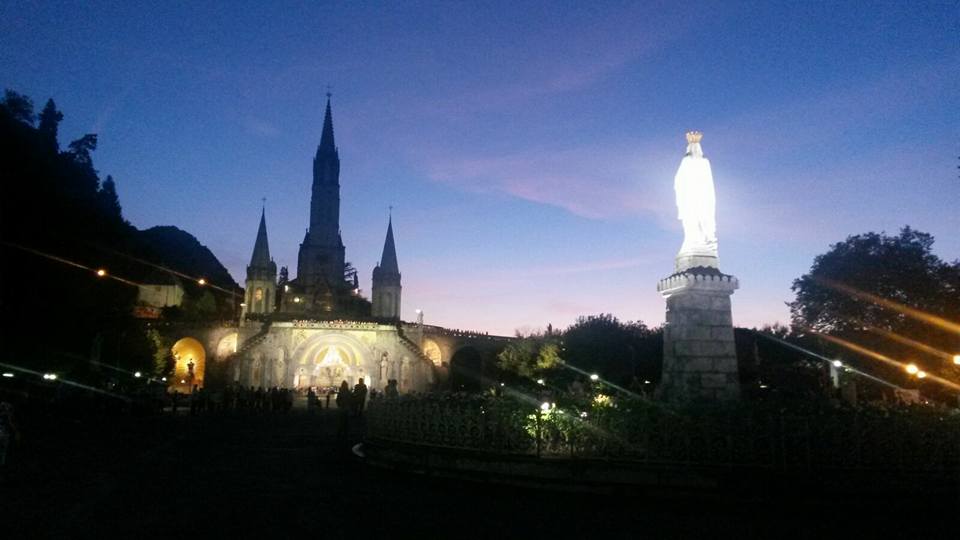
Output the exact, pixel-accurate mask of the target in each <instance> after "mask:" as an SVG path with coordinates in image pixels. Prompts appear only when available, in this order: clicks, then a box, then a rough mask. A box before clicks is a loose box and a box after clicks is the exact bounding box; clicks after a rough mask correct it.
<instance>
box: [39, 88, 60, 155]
mask: <svg viewBox="0 0 960 540" xmlns="http://www.w3.org/2000/svg"><path fill="white" fill-rule="evenodd" d="M39 118H40V122H39V124H38V125H37V131H39V132H40V137H41V138H43V140H44V141H45V142H46V143H47V144H48V145H49V146H50V148H52V149H53V151H54V152H59V151H60V143H59V142H58V141H57V132H58V130H59V128H60V121H61V120H63V113H61V112H60V111H58V110H57V105H56V103H54V102H53V99H48V100H47V104H46V105H44V107H43V111H42V112H41V113H40V117H39Z"/></svg>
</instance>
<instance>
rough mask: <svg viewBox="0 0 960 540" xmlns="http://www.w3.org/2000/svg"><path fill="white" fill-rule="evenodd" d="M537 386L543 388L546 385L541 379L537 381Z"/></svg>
mask: <svg viewBox="0 0 960 540" xmlns="http://www.w3.org/2000/svg"><path fill="white" fill-rule="evenodd" d="M537 384H539V385H540V386H543V385H544V384H546V383H545V382H544V380H543V379H537Z"/></svg>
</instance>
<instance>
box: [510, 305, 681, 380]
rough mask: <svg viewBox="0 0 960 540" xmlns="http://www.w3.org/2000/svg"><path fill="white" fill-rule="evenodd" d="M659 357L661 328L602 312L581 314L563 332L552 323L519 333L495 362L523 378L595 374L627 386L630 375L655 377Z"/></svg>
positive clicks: (661, 353) (661, 341)
mask: <svg viewBox="0 0 960 540" xmlns="http://www.w3.org/2000/svg"><path fill="white" fill-rule="evenodd" d="M662 357H663V338H662V334H661V332H660V329H650V328H648V327H647V326H646V325H645V324H643V323H642V322H639V321H637V322H621V321H620V320H619V319H617V318H616V317H614V316H613V315H610V314H608V313H602V314H600V315H591V316H583V317H579V318H578V319H577V321H576V322H575V323H574V324H572V325H570V326H569V327H568V328H567V329H566V330H564V331H563V332H556V331H554V330H553V329H552V327H550V328H549V329H548V330H547V331H546V332H537V333H533V334H530V335H526V336H518V339H517V340H516V341H514V342H512V343H511V344H509V345H508V346H507V347H506V348H505V349H504V350H503V352H501V353H500V355H499V357H498V364H497V365H498V367H499V368H500V369H502V370H504V371H506V372H509V373H513V374H516V375H518V376H520V377H522V378H526V379H536V378H540V377H547V378H549V379H551V380H552V381H558V382H561V383H563V382H569V381H572V380H575V379H578V378H580V379H582V378H584V377H585V375H584V373H588V374H591V373H596V374H598V375H599V376H600V377H602V378H603V379H605V380H608V381H612V382H615V383H617V384H622V385H628V384H630V383H631V382H632V381H633V380H634V379H638V380H657V379H659V378H660V366H661V362H662Z"/></svg>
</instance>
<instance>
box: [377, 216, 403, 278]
mask: <svg viewBox="0 0 960 540" xmlns="http://www.w3.org/2000/svg"><path fill="white" fill-rule="evenodd" d="M380 271H381V272H383V273H384V274H399V273H400V267H399V265H398V264H397V247H396V245H394V243H393V216H390V220H389V221H388V222H387V238H386V240H384V242H383V254H382V255H381V256H380Z"/></svg>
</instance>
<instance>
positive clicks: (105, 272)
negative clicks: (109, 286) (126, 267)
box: [97, 268, 107, 277]
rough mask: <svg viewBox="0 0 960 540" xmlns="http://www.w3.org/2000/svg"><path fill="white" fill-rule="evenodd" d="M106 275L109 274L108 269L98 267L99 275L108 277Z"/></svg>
mask: <svg viewBox="0 0 960 540" xmlns="http://www.w3.org/2000/svg"><path fill="white" fill-rule="evenodd" d="M106 276H107V271H106V270H104V269H103V268H98V269H97V277H106Z"/></svg>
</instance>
